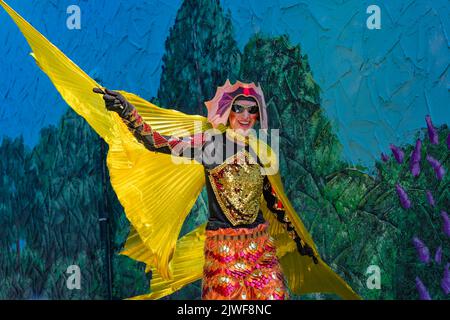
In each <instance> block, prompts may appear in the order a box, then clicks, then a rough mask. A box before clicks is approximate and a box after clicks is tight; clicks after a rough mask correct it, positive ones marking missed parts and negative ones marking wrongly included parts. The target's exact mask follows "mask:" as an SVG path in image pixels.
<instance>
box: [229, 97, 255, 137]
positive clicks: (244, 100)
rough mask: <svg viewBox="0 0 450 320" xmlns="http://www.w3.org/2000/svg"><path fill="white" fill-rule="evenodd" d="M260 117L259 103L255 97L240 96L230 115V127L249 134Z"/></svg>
mask: <svg viewBox="0 0 450 320" xmlns="http://www.w3.org/2000/svg"><path fill="white" fill-rule="evenodd" d="M258 118H259V108H258V103H257V102H256V100H255V99H254V98H251V97H239V98H237V99H236V100H235V101H234V103H233V105H232V107H231V112H230V117H229V122H230V127H231V128H232V129H233V130H236V131H241V133H243V134H247V133H248V131H249V130H250V129H252V128H253V126H254V125H255V123H256V121H257V120H258Z"/></svg>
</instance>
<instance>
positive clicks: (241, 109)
mask: <svg viewBox="0 0 450 320" xmlns="http://www.w3.org/2000/svg"><path fill="white" fill-rule="evenodd" d="M246 109H247V111H248V113H250V114H256V113H258V112H259V107H258V106H256V105H255V106H241V105H240V104H233V105H232V106H231V110H232V111H233V112H236V113H242V112H244V110H246Z"/></svg>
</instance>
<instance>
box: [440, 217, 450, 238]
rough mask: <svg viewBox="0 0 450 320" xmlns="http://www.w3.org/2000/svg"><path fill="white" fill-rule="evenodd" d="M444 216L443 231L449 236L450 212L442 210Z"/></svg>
mask: <svg viewBox="0 0 450 320" xmlns="http://www.w3.org/2000/svg"><path fill="white" fill-rule="evenodd" d="M441 217H442V231H444V233H445V235H447V237H450V219H449V218H448V214H447V212H445V211H441Z"/></svg>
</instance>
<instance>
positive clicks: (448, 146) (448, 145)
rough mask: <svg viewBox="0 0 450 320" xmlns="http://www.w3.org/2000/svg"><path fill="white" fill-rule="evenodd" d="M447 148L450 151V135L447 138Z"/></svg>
mask: <svg viewBox="0 0 450 320" xmlns="http://www.w3.org/2000/svg"><path fill="white" fill-rule="evenodd" d="M447 148H448V149H449V150H450V133H449V134H448V136H447Z"/></svg>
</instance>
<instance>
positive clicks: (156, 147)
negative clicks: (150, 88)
mask: <svg viewBox="0 0 450 320" xmlns="http://www.w3.org/2000/svg"><path fill="white" fill-rule="evenodd" d="M93 91H94V92H96V93H99V94H103V99H104V100H105V107H106V109H108V110H109V111H114V112H116V113H117V114H118V115H119V116H120V117H121V118H122V120H123V122H124V123H125V124H126V125H127V127H128V129H129V130H130V131H131V132H132V133H133V135H134V136H135V137H136V139H137V140H138V141H139V142H141V143H142V144H143V145H144V146H145V147H146V148H147V149H148V150H151V151H155V152H161V153H166V154H171V153H172V154H174V155H178V156H184V157H187V158H190V159H194V158H196V155H198V152H197V151H198V149H201V148H202V146H203V144H204V143H205V138H204V135H203V134H200V135H195V136H189V137H186V138H183V139H181V138H178V137H169V136H164V135H161V134H159V133H158V132H157V131H155V130H153V129H152V127H151V126H150V125H149V124H148V123H146V122H145V121H144V119H143V118H142V117H141V116H140V115H139V113H138V111H137V110H136V108H135V107H134V106H133V105H132V104H131V103H130V102H129V101H127V99H125V97H124V96H123V95H121V94H120V93H119V92H116V91H112V90H108V89H105V91H103V90H102V89H100V88H94V89H93Z"/></svg>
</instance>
